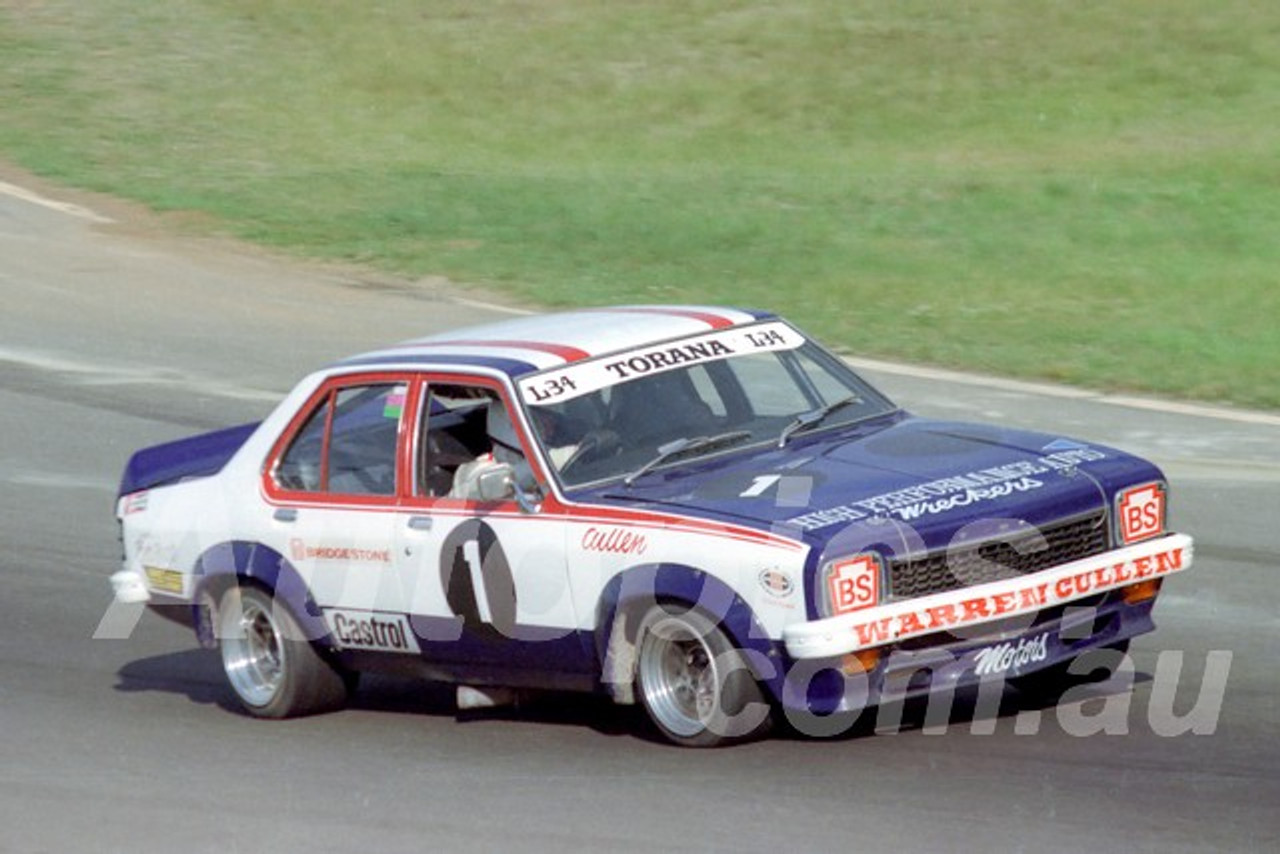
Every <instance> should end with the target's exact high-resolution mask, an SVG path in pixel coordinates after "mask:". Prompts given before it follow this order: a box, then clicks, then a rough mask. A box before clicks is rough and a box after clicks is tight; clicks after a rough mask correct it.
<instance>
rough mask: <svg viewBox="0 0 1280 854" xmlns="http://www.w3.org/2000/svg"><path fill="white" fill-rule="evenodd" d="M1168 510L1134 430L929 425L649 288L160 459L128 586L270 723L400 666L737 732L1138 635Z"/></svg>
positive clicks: (503, 326) (415, 360)
mask: <svg viewBox="0 0 1280 854" xmlns="http://www.w3.org/2000/svg"><path fill="white" fill-rule="evenodd" d="M1166 496H1167V486H1166V483H1165V480H1164V477H1163V475H1162V474H1161V472H1160V471H1159V470H1158V469H1157V468H1156V467H1155V466H1153V465H1151V464H1150V463H1148V462H1146V461H1144V460H1141V459H1138V458H1135V457H1133V456H1130V455H1127V454H1124V453H1122V452H1120V451H1116V450H1114V449H1111V448H1106V447H1100V446H1097V445H1093V444H1088V443H1084V442H1077V441H1072V440H1068V439H1064V438H1062V437H1059V436H1053V435H1043V434H1036V433H1029V432H1025V431H1019V430H1012V429H1005V428H1002V427H997V426H982V425H975V424H964V423H953V422H940V421H932V420H926V419H923V418H918V417H914V416H912V415H910V414H908V413H907V412H904V411H902V410H901V409H899V408H898V407H896V406H894V405H893V404H892V403H891V402H890V401H889V400H888V399H886V398H885V397H884V396H883V395H881V394H880V393H879V392H877V391H876V390H875V389H874V388H872V387H871V386H870V385H868V384H867V383H866V382H865V381H864V380H862V379H861V378H860V377H858V376H857V375H856V374H855V373H853V372H852V371H851V370H850V369H849V368H848V366H847V365H846V364H845V363H844V362H843V361H842V360H840V359H839V358H837V357H835V356H833V355H832V354H830V353H829V352H827V351H826V350H824V349H823V348H822V347H821V346H819V345H818V344H817V343H815V342H814V341H813V340H811V339H810V338H808V337H807V336H806V335H805V334H804V333H803V332H801V331H799V330H798V329H796V328H795V327H794V326H792V325H790V324H789V323H787V322H786V321H785V320H782V319H781V318H779V317H777V316H775V315H772V314H768V313H762V312H748V311H740V310H735V309H724V308H712V307H693V306H674V307H673V306H633V307H621V308H611V309H601V310H586V311H578V312H573V313H568V314H559V315H549V316H541V317H529V318H522V319H517V320H512V321H508V322H503V323H498V324H493V325H488V326H483V327H477V328H471V329H466V330H461V331H458V332H456V333H451V334H444V335H437V336H433V337H429V338H424V339H421V340H415V341H409V342H406V343H403V344H399V345H396V346H394V347H389V348H387V349H385V350H379V351H376V352H371V353H366V354H363V355H359V356H355V357H353V358H349V359H346V360H345V361H342V362H338V363H337V364H334V365H331V366H329V367H326V368H324V369H323V370H320V371H318V372H316V373H314V374H312V375H310V376H308V377H306V378H305V379H304V380H302V382H301V383H299V384H298V386H297V387H296V388H295V389H294V391H293V392H292V393H291V394H289V395H288V397H286V398H285V400H284V401H283V402H282V403H281V404H280V405H279V406H278V407H277V408H276V409H275V410H274V412H272V413H271V414H270V415H269V416H268V417H267V418H266V419H265V420H264V421H262V422H261V423H259V424H251V425H244V426H241V427H234V428H231V429H227V430H223V431H219V432H216V433H211V434H206V435H202V436H197V437H194V438H190V439H186V440H182V441H178V442H173V443H169V444H165V445H160V446H157V447H152V448H147V449H145V450H142V451H139V452H138V453H136V454H135V455H134V456H133V457H132V459H131V460H130V462H129V464H128V467H127V469H126V471H125V473H124V477H123V482H122V484H121V487H120V496H119V500H118V505H117V515H118V516H119V519H120V522H121V525H122V530H123V542H124V547H125V561H124V568H123V569H122V570H121V571H120V572H118V573H116V575H115V576H114V577H113V579H112V580H113V584H114V586H115V590H116V596H117V598H118V599H119V600H120V601H123V602H146V603H147V604H148V605H149V606H150V607H151V608H152V609H154V610H155V611H156V612H158V613H161V614H163V615H165V616H168V617H172V618H175V619H178V620H181V621H183V622H186V623H189V624H190V625H191V626H192V627H193V628H194V630H195V633H196V635H197V637H198V638H199V640H200V641H201V642H202V643H204V644H206V645H209V646H211V647H216V648H218V649H219V650H220V652H221V657H222V662H223V665H224V668H225V671H226V675H227V679H228V681H229V683H230V686H231V688H232V690H233V691H234V693H235V695H236V697H237V698H238V700H239V702H240V703H241V704H242V705H243V706H244V708H245V709H247V710H248V712H249V713H251V714H253V715H256V716H260V717H289V716H295V715H303V714H309V713H314V712H319V711H324V710H328V709H333V708H336V707H339V706H340V705H341V704H342V703H343V702H344V701H345V700H346V698H347V696H348V694H349V692H350V691H352V690H354V688H355V685H356V681H357V677H358V674H359V673H361V672H363V671H379V670H380V671H392V672H396V673H400V674H406V673H407V674H413V675H417V676H420V677H421V678H424V679H432V680H445V681H448V682H452V683H457V684H458V685H459V686H460V697H463V696H465V697H466V698H468V699H466V700H465V702H483V701H484V700H485V698H489V699H493V698H496V697H498V696H499V695H500V694H501V693H502V692H503V691H508V690H512V689H517V690H518V689H540V688H545V689H556V690H578V691H594V692H602V693H605V694H607V695H609V696H610V697H612V698H613V700H615V701H616V702H618V703H621V704H633V703H637V702H639V703H641V704H643V706H644V708H645V709H646V711H647V713H648V716H649V717H650V718H651V719H652V721H653V723H654V724H655V725H656V727H657V728H658V729H659V731H660V732H661V733H662V734H663V735H665V736H666V737H667V738H669V739H670V740H672V741H674V742H676V743H679V744H684V745H690V746H709V745H714V744H720V743H725V742H731V741H738V740H742V739H745V738H749V737H752V736H757V735H759V734H761V733H763V732H765V731H766V730H767V729H768V728H769V726H770V725H771V723H772V722H773V721H774V720H776V719H777V718H778V717H779V716H785V717H786V718H788V719H789V720H791V721H792V722H793V723H797V722H799V723H801V724H803V723H804V722H805V721H810V722H826V721H831V720H841V719H847V718H850V717H853V716H856V715H857V713H859V712H860V711H861V710H862V709H864V708H866V707H869V706H872V705H875V704H880V703H883V702H885V701H886V700H891V699H899V698H903V697H907V696H911V695H917V694H924V693H928V692H930V691H941V690H952V689H954V688H956V687H957V686H960V685H971V684H980V683H984V682H989V681H993V680H1004V679H1015V680H1016V679H1025V680H1031V679H1034V678H1037V677H1040V678H1043V677H1044V676H1045V674H1052V675H1054V676H1058V675H1063V674H1065V672H1066V669H1067V666H1068V665H1069V664H1070V663H1071V662H1072V661H1073V660H1075V659H1077V658H1078V657H1079V656H1081V655H1082V654H1083V653H1086V652H1089V651H1091V650H1100V649H1105V650H1123V649H1124V648H1125V646H1126V645H1127V644H1128V642H1129V640H1130V638H1132V637H1134V636H1135V635H1139V634H1142V633H1144V632H1148V631H1151V630H1152V629H1153V628H1154V626H1153V623H1152V619H1151V612H1152V608H1153V606H1154V604H1155V600H1156V596H1157V594H1158V592H1159V590H1160V586H1161V582H1162V580H1163V578H1164V577H1166V576H1168V575H1170V574H1172V573H1175V572H1178V571H1181V570H1184V569H1186V568H1187V567H1189V566H1190V563H1191V548H1192V543H1191V539H1190V538H1189V537H1187V536H1185V535H1181V534H1175V533H1170V532H1168V531H1166V529H1165V502H1166ZM464 690H465V691H466V692H468V693H466V694H465V695H464V694H463V693H461V692H462V691H464ZM477 698H479V699H477ZM800 728H801V729H804V726H803V725H802V726H801V727H800ZM814 728H815V729H823V727H821V726H815V727H814ZM828 730H829V727H828Z"/></svg>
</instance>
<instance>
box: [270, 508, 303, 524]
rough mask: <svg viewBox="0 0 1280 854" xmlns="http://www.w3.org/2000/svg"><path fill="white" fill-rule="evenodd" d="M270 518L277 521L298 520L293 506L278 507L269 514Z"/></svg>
mask: <svg viewBox="0 0 1280 854" xmlns="http://www.w3.org/2000/svg"><path fill="white" fill-rule="evenodd" d="M271 518H273V519H275V520H276V521H277V522H296V521H298V511H297V509H296V508H294V507H278V508H276V512H274V513H272V514H271Z"/></svg>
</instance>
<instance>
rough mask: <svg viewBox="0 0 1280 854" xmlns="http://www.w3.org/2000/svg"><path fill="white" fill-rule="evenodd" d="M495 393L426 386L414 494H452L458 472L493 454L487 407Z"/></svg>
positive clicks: (448, 385) (460, 385)
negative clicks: (416, 483) (416, 484)
mask: <svg viewBox="0 0 1280 854" xmlns="http://www.w3.org/2000/svg"><path fill="white" fill-rule="evenodd" d="M497 399H498V393H497V392H496V391H495V390H493V389H489V388H485V387H483V386H477V385H467V384H463V383H429V384H428V386H427V396H426V402H425V404H424V405H423V407H422V423H421V424H420V425H419V428H418V429H419V435H421V436H422V437H423V441H422V442H420V443H419V446H418V454H419V457H418V463H417V465H416V467H415V468H416V471H417V472H418V475H417V477H418V486H417V493H418V494H419V495H424V496H429V497H433V498H441V497H445V496H449V495H451V493H453V492H454V485H455V479H456V477H457V474H458V470H459V469H461V468H463V467H464V466H467V465H469V464H471V463H473V462H475V461H476V460H477V459H479V458H481V457H483V456H484V455H485V454H487V453H490V452H491V451H492V445H493V443H492V441H491V440H490V437H489V435H488V432H487V417H488V411H489V405H490V403H491V402H493V401H496V400H497Z"/></svg>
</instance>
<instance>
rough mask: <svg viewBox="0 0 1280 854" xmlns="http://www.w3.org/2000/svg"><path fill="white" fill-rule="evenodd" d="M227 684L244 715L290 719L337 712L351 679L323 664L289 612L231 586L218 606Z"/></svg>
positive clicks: (253, 590)
mask: <svg viewBox="0 0 1280 854" xmlns="http://www.w3.org/2000/svg"><path fill="white" fill-rule="evenodd" d="M217 625H218V647H219V650H220V651H221V654H222V669H223V671H224V672H225V673H226V674H227V682H228V683H230V685H231V690H232V691H234V692H235V695H236V699H237V700H239V701H240V705H242V706H243V707H244V708H245V710H246V711H247V712H249V714H251V715H253V716H255V717H260V718H291V717H298V716H301V715H310V714H316V713H318V712H326V711H330V710H333V709H337V708H341V706H342V705H343V704H344V703H345V702H346V700H347V694H348V690H349V689H348V686H349V685H354V679H352V678H351V677H346V676H344V674H343V673H341V672H340V671H338V669H337V668H335V667H334V666H333V665H332V664H330V663H329V662H327V661H325V660H324V659H323V658H321V657H320V654H319V653H318V652H316V650H315V648H314V647H313V646H312V645H311V644H310V643H309V642H308V641H307V640H306V638H305V637H304V635H303V633H302V630H301V628H300V627H299V626H298V623H297V621H296V620H295V619H294V618H293V615H292V614H290V613H289V609H288V608H286V607H285V606H284V605H282V604H280V603H278V602H276V601H275V599H274V598H273V597H272V596H271V595H269V594H268V593H267V592H266V591H264V590H262V589H260V588H258V587H232V588H230V589H229V590H228V591H227V592H226V593H225V594H223V596H222V601H221V602H220V603H219V606H218V624H217Z"/></svg>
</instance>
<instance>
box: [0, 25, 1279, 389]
mask: <svg viewBox="0 0 1280 854" xmlns="http://www.w3.org/2000/svg"><path fill="white" fill-rule="evenodd" d="M0 55H4V56H5V57H6V61H5V62H4V63H3V64H2V65H0V150H2V151H4V152H6V153H7V154H8V155H9V156H11V157H12V158H14V159H15V160H16V161H18V162H19V163H21V164H23V165H24V166H26V167H28V168H31V169H33V170H35V171H37V172H39V173H41V174H43V175H46V176H49V177H52V178H55V179H57V180H61V181H65V182H68V183H71V184H75V185H79V186H84V187H88V188H91V189H95V190H100V191H106V192H111V193H115V194H119V195H123V196H128V197H131V198H136V199H139V200H141V201H143V202H145V203H146V204H148V205H151V206H153V207H155V208H157V209H160V210H181V211H198V212H202V213H205V214H207V215H209V217H210V218H211V219H212V221H213V222H214V223H216V227H217V228H219V229H221V230H224V231H226V232H229V233H232V234H235V235H237V236H241V237H246V238H249V239H252V240H256V241H260V242H262V243H266V244H270V245H273V246H277V247H283V248H286V249H288V250H290V251H294V252H297V253H300V254H305V255H310V256H318V257H327V258H335V259H342V260H347V261H355V262H358V263H364V264H369V265H373V266H377V267H380V268H383V269H386V270H391V271H396V272H399V273H404V274H407V275H416V274H427V273H432V274H443V275H447V276H449V277H450V278H453V279H455V280H458V281H473V282H477V283H484V284H486V285H491V286H497V287H500V288H503V289H506V290H507V291H508V292H509V293H511V294H513V295H515V296H517V297H519V298H521V299H525V300H530V301H535V302H539V303H542V304H545V305H549V306H561V305H580V304H603V303H610V302H629V301H652V300H663V301H665V300H691V301H708V302H727V303H733V304H743V305H758V306H764V307H770V308H775V309H777V310H779V311H782V312H783V313H785V314H787V315H788V316H790V317H792V318H794V319H795V320H796V321H798V322H799V323H801V324H802V325H803V326H805V327H806V328H808V329H810V330H811V331H813V332H814V333H816V334H817V335H819V336H820V337H822V338H823V339H824V340H826V341H828V342H829V343H831V344H833V345H835V346H838V347H840V348H843V349H846V350H848V351H851V352H856V353H859V354H863V355H867V356H876V357H887V358H897V359H905V360H911V361H918V362H926V363H934V364H942V365H947V366H955V367H962V368H968V369H976V370H982V371H989V372H997V373H1003V374H1008V375H1014V376H1025V377H1044V378H1050V379H1055V380H1060V381H1065V382H1070V383H1078V384H1084V385H1089V386H1093V387H1102V388H1109V389H1129V390H1138V391H1147V392H1154V393H1159V394H1163V395H1171V396H1176V397H1190V398H1199V399H1207V400H1225V401H1232V402H1235V403H1239V404H1245V405H1252V406H1259V407H1270V408H1280V381H1278V376H1280V371H1278V370H1277V366H1278V365H1280V334H1277V332H1276V330H1275V324H1276V321H1277V320H1278V319H1280V286H1278V285H1280V283H1278V282H1277V275H1276V270H1277V269H1278V265H1277V261H1280V241H1277V240H1276V239H1275V235H1276V234H1280V205H1277V203H1276V198H1277V194H1276V191H1277V184H1278V183H1280V177H1278V176H1280V168H1278V167H1280V156H1278V154H1280V125H1278V124H1277V123H1276V122H1275V121H1274V117H1275V115H1277V112H1278V110H1277V108H1278V107H1280V11H1277V10H1272V9H1270V7H1268V6H1266V5H1265V4H1258V3H1251V2H1233V1H1232V0H1227V2H1222V3H1217V4H1212V6H1211V7H1210V6H1208V5H1206V4H1204V3H1202V2H1193V0H1170V2H1168V3H1164V4H1160V5H1159V6H1158V7H1152V6H1151V5H1150V4H1146V3H1139V2H1136V0H1134V2H1124V1H1123V0H1122V2H1114V3H1061V2H1049V0H1038V1H1033V2H1016V0H1008V1H1007V2H985V3H954V4H936V3H932V2H905V3H898V4H881V3H874V2H847V3H844V2H842V3H835V2H821V1H820V0H797V2H793V3H788V4H773V3H766V2H745V0H741V1H740V2H729V3H725V2H715V3H712V2H687V1H686V2H643V3H627V4H617V3H615V4H610V3H602V2H585V0H540V2H534V1H533V0H518V1H517V0H506V2H493V3H486V4H475V3H473V2H469V0H437V2H432V3H422V2H419V0H384V1H383V2H380V3H378V4H367V3H359V2H354V0H168V2H165V3H149V2H143V0H95V2H93V3H82V2H75V0H44V2H40V3H31V2H21V0H0Z"/></svg>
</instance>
